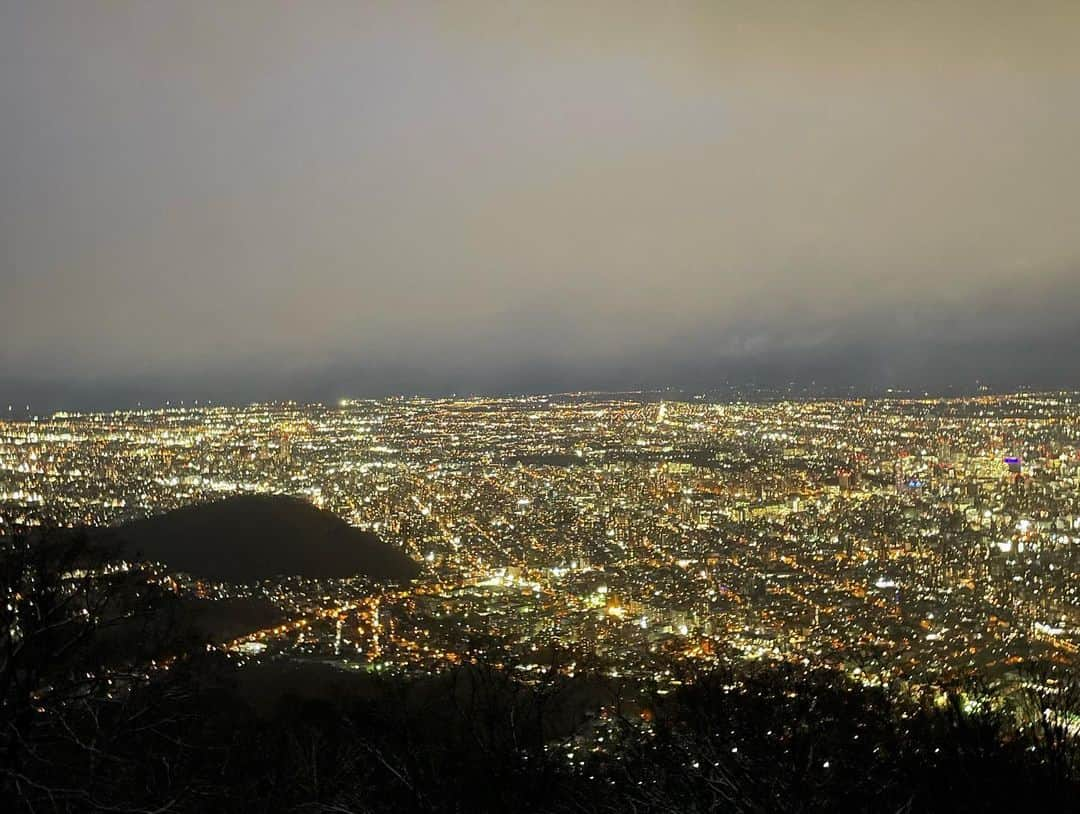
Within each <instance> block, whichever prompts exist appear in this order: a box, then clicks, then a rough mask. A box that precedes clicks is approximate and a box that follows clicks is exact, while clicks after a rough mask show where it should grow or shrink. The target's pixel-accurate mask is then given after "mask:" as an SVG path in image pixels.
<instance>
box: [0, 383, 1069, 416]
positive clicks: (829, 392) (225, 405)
mask: <svg viewBox="0 0 1080 814" xmlns="http://www.w3.org/2000/svg"><path fill="white" fill-rule="evenodd" d="M793 391H795V392H793ZM948 391H949V392H943V391H942V390H940V389H934V390H930V389H925V388H915V387H887V388H859V387H858V386H856V385H850V386H847V387H843V386H829V385H813V384H812V385H796V384H795V383H791V384H789V385H787V386H786V387H784V386H778V385H758V384H753V383H744V384H725V385H720V386H716V387H712V388H708V389H704V390H703V389H701V388H694V387H681V386H677V385H669V386H662V387H652V388H620V389H615V390H605V389H589V390H563V391H551V392H520V391H519V392H511V391H504V392H482V391H473V392H467V393H442V394H431V393H415V392H414V393H404V392H402V393H390V394H386V395H379V396H343V397H340V398H337V399H330V400H318V399H316V400H297V399H254V400H250V401H248V400H239V399H220V400H218V399H191V400H189V399H180V400H179V401H177V400H175V399H165V400H162V401H160V402H157V401H155V403H153V404H143V403H142V402H136V404H135V405H134V406H131V405H128V406H117V407H112V408H101V409H80V408H67V407H63V408H59V409H51V410H43V411H41V412H40V413H34V414H32V415H31V414H30V413H31V412H32V408H33V404H32V403H31V404H26V405H24V406H23V408H22V409H19V408H18V407H17V406H16V404H17V402H12V403H9V404H8V405H7V409H6V410H5V409H3V408H0V410H2V412H0V423H4V422H10V423H23V422H27V421H41V420H49V419H55V418H66V417H71V418H79V417H90V416H105V415H133V414H155V413H170V412H182V411H183V412H186V411H197V410H206V409H236V410H240V409H250V408H258V407H279V408H280V407H294V408H299V409H304V408H323V409H334V408H338V409H340V408H342V407H348V406H351V405H353V404H365V403H369V404H376V403H380V402H390V401H410V402H433V403H436V402H452V401H476V402H482V401H510V400H535V401H542V400H548V399H559V398H585V399H589V398H593V399H595V398H601V397H615V396H631V397H637V398H636V399H635V398H630V399H627V400H628V401H635V400H638V401H641V403H650V402H651V401H662V400H663V399H662V398H657V397H662V396H664V395H665V394H668V395H670V396H671V398H670V399H669V400H670V401H672V402H677V403H692V402H694V401H705V403H735V404H738V403H754V402H755V401H761V402H766V401H788V400H790V401H806V400H818V401H845V400H853V401H854V400H873V401H963V400H968V399H972V398H979V397H996V398H1003V397H1009V396H1052V395H1057V396H1062V395H1066V396H1067V395H1080V387H1060V388H1046V387H1031V386H1018V387H1008V388H1002V389H996V388H994V387H991V386H989V385H985V384H976V385H974V386H970V385H969V386H950V387H949V388H948ZM722 395H723V396H725V397H724V398H718V397H719V396H722ZM755 396H756V398H755ZM642 397H651V398H650V399H648V400H645V399H643V398H642ZM710 397H712V399H713V400H712V401H706V400H707V399H710Z"/></svg>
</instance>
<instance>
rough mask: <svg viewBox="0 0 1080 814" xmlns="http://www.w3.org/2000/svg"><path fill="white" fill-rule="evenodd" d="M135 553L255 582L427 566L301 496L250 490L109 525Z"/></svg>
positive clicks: (392, 572) (109, 538) (406, 571)
mask: <svg viewBox="0 0 1080 814" xmlns="http://www.w3.org/2000/svg"><path fill="white" fill-rule="evenodd" d="M97 536H98V537H99V539H100V540H102V541H104V542H109V543H119V544H121V545H122V546H123V547H124V550H125V551H126V553H127V555H128V556H132V555H134V556H139V557H142V558H145V559H149V560H157V561H160V562H164V563H166V564H167V565H169V566H170V567H171V568H175V569H176V570H178V571H185V572H187V573H190V574H192V575H194V576H198V577H205V578H207V579H215V580H224V581H228V582H253V581H257V580H260V579H266V578H269V577H274V576H282V575H285V576H293V575H296V576H303V577H309V578H316V579H318V578H345V577H351V576H357V575H361V576H367V577H369V578H371V579H375V580H387V581H395V582H405V581H408V580H410V579H412V578H413V577H415V576H416V575H417V573H419V566H417V564H416V563H415V562H413V560H412V559H410V558H409V557H408V556H407V555H406V554H405V553H404V552H402V551H400V550H398V549H397V548H394V547H393V546H390V545H388V544H386V543H384V542H383V541H382V540H380V539H379V538H378V537H377V536H376V535H375V534H372V533H371V532H367V531H361V530H360V529H356V528H353V527H352V526H350V525H349V524H348V523H346V522H345V521H344V520H342V519H341V518H340V517H338V516H337V515H335V514H333V513H331V512H327V511H323V510H322V509H319V508H317V507H315V506H313V505H311V504H310V503H308V502H306V501H304V500H300V499H298V498H292V497H287V496H283V495H242V496H238V497H231V498H226V499H224V500H219V501H214V502H211V503H199V504H194V505H191V506H184V507H183V508H180V509H175V510H173V511H170V512H166V513H164V514H160V515H156V516H154V517H149V518H146V519H143V520H135V521H132V522H130V523H125V524H124V525H121V526H115V527H113V528H109V529H104V530H102V531H101V532H99V534H98V535H97Z"/></svg>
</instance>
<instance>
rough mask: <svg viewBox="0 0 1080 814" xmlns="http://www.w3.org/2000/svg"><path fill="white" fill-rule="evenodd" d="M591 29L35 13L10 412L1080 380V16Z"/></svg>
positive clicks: (18, 222)
mask: <svg viewBox="0 0 1080 814" xmlns="http://www.w3.org/2000/svg"><path fill="white" fill-rule="evenodd" d="M580 5H586V4H577V3H573V4H571V3H567V4H562V3H553V4H550V3H549V4H529V3H520V4H518V3H500V4H490V5H488V4H473V3H445V4H433V3H431V4H429V3H422V4H420V3H418V4H409V3H385V4H384V3H366V4H365V3H353V2H341V3H329V2H312V3H303V4H300V3H284V2H282V3H268V2H262V1H261V0H260V2H250V3H244V2H233V3H218V2H176V3H168V2H167V3H151V2H143V3H136V2H119V0H116V1H114V2H99V3H83V2H76V1H75V0H69V1H68V2H48V1H47V0H35V2H29V3H28V2H18V1H17V0H0V300H2V304H3V328H2V334H0V338H2V345H0V399H3V398H5V396H6V400H11V401H14V400H18V401H23V400H25V399H29V398H40V399H51V400H53V401H56V402H78V403H86V404H89V403H91V402H92V403H94V404H95V405H98V404H104V403H110V402H111V401H118V400H124V401H127V400H135V399H139V398H144V397H145V398H147V399H152V398H158V397H163V396H164V395H165V394H172V395H173V397H179V395H180V394H181V393H184V394H186V395H187V396H188V397H189V398H191V397H196V396H201V397H202V398H207V397H215V396H216V397H218V398H235V399H247V398H266V397H275V396H276V397H285V396H296V397H301V398H331V397H333V396H335V395H340V394H345V393H378V392H384V391H392V390H422V391H427V392H438V391H441V390H470V389H477V390H517V389H527V390H544V389H560V388H562V387H590V386H596V387H620V386H638V385H642V384H653V385H662V384H669V383H686V384H692V385H695V386H707V385H708V384H710V383H711V382H713V381H715V380H717V379H722V378H724V377H729V378H732V377H749V378H757V379H759V380H787V379H788V378H796V379H806V380H809V379H812V378H822V379H826V380H829V381H830V382H833V383H852V384H855V385H858V386H868V387H869V386H881V385H885V384H913V385H915V386H920V387H921V386H927V387H931V386H940V385H941V384H944V383H948V382H952V381H959V380H961V379H962V380H963V381H964V382H965V383H966V382H970V381H973V380H974V379H976V378H982V379H988V380H991V381H994V382H997V383H1000V384H1005V385H1013V384H1022V383H1033V384H1041V385H1052V384H1057V383H1061V384H1080V360H1078V354H1077V350H1078V349H1080V342H1078V339H1080V336H1078V334H1080V330H1078V328H1077V324H1078V323H1080V318H1078V316H1077V304H1076V303H1077V300H1078V295H1080V228H1077V223H1078V216H1080V154H1078V147H1077V145H1080V96H1078V89H1080V3H1076V2H1070V1H1069V0H1062V2H1038V1H1037V0H1036V1H1035V2H1027V3H1019V2H1018V3H995V2H991V1H990V0H984V1H983V2H954V3H940V2H925V3H919V2H912V3H903V4H897V3H885V2H881V3H875V2H869V0H863V2H841V1H840V0H835V1H833V2H804V1H803V0H800V1H799V2H794V1H793V2H775V3H768V2H762V1H761V0H756V1H755V2H708V3H701V4H667V3H663V4H661V3H632V2H620V3H612V4H601V5H594V4H589V5H592V9H591V10H589V11H584V10H582V9H580V8H578V6H580ZM73 406H78V405H76V404H73Z"/></svg>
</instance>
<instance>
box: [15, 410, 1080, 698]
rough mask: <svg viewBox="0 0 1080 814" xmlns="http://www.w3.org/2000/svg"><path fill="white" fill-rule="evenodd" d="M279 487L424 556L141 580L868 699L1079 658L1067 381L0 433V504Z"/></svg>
mask: <svg viewBox="0 0 1080 814" xmlns="http://www.w3.org/2000/svg"><path fill="white" fill-rule="evenodd" d="M238 493H280V494H290V495H297V496H302V497H304V498H306V499H308V500H310V501H312V502H313V503H314V504H316V505H317V506H320V507H323V508H325V509H328V510H330V511H333V512H335V513H337V514H338V515H340V516H341V517H343V518H345V519H346V520H348V521H349V522H350V523H351V524H353V525H355V526H358V527H361V528H365V529H369V530H372V531H374V532H376V533H377V534H378V535H379V536H380V537H381V538H382V539H383V540H385V541H387V542H389V543H391V544H393V545H397V546H399V547H401V548H402V549H403V550H405V551H406V552H407V553H408V554H410V555H411V556H412V557H413V558H414V559H416V560H417V561H418V562H421V563H423V567H424V572H423V575H422V576H421V578H420V579H418V580H417V581H416V582H414V583H413V584H410V585H408V586H395V585H371V584H369V583H367V582H365V581H364V580H344V581H331V580H305V579H300V578H298V577H296V576H295V575H282V577H281V578H280V579H277V580H270V581H264V582H261V583H256V584H248V585H211V584H207V583H206V582H204V581H201V580H198V579H195V578H192V577H189V576H186V575H181V574H174V575H169V576H168V577H164V578H165V579H168V580H170V584H172V585H174V586H176V590H182V591H185V592H188V593H190V594H191V595H192V596H195V597H204V598H208V599H210V598H214V597H228V596H232V597H254V596H257V597H261V598H267V599H269V600H271V601H272V602H274V603H275V604H276V605H277V606H278V607H279V608H280V609H281V610H282V611H283V612H284V615H285V617H286V618H287V619H288V621H287V622H285V623H283V624H280V625H277V626H275V627H273V628H270V629H266V630H256V631H250V632H249V633H247V634H245V635H243V636H241V637H239V638H237V639H235V640H234V641H232V642H230V643H228V644H227V646H228V647H230V648H231V649H232V652H233V653H234V654H235V656H236V658H237V659H238V660H245V659H251V658H258V659H262V658H266V657H267V656H277V657H284V658H293V659H305V660H319V661H326V662H330V663H333V664H335V665H338V666H341V667H343V668H352V669H362V670H377V671H391V672H394V673H413V672H415V673H420V672H434V671H438V670H441V669H444V668H446V667H447V666H450V665H454V664H460V663H462V662H467V661H470V660H472V659H474V658H476V657H478V656H480V655H483V656H485V657H487V658H489V659H490V658H491V657H492V656H493V655H495V656H496V657H497V658H498V659H501V660H505V663H507V664H513V665H515V667H516V669H518V670H520V671H521V672H522V674H523V675H528V674H529V672H530V671H532V670H542V669H545V668H544V665H546V664H549V663H550V662H551V654H552V653H553V652H554V651H555V650H559V651H561V652H565V653H570V654H572V656H573V657H572V658H569V659H568V660H566V661H565V663H564V664H563V666H562V667H561V669H563V670H565V671H568V672H572V671H573V670H574V668H575V664H576V663H577V661H576V659H585V660H588V662H589V664H590V665H594V666H595V665H599V667H600V669H602V670H603V671H605V672H606V673H607V674H609V675H612V676H619V677H625V678H626V679H627V680H628V681H640V682H648V683H649V685H650V686H651V687H652V688H653V689H654V690H657V691H660V692H665V691H667V690H668V689H670V685H673V684H677V683H678V682H679V680H680V679H679V676H681V675H685V671H686V670H687V669H693V668H694V666H695V665H710V664H713V663H715V661H716V660H717V659H720V658H729V657H731V654H733V653H734V654H736V655H739V656H741V657H744V658H754V659H775V660H784V661H787V662H789V663H791V664H795V665H804V666H805V667H806V668H807V669H815V668H818V667H823V666H827V667H835V668H839V669H842V670H843V671H845V672H846V673H847V674H848V675H849V676H851V677H852V678H854V679H856V680H858V681H862V682H865V683H867V684H873V685H878V684H880V685H885V686H889V687H896V688H901V689H903V688H925V687H936V686H940V685H942V684H944V683H947V682H949V681H952V680H954V679H957V678H963V677H965V676H970V675H973V674H978V675H980V676H984V677H990V678H991V679H1003V678H1005V677H1007V676H1008V675H1009V674H1010V670H1011V669H1012V667H1013V665H1015V664H1017V663H1018V662H1019V661H1020V660H1022V659H1027V658H1032V657H1035V658H1038V659H1041V660H1048V661H1052V662H1057V663H1060V664H1069V665H1071V664H1074V663H1075V661H1076V659H1077V654H1078V649H1080V601H1078V591H1080V588H1078V587H1077V585H1078V580H1077V573H1078V572H1080V395H1077V394H1070V393H1054V394H1016V395H1007V396H997V395H989V394H984V395H981V396H978V397H971V398H957V399H930V398H926V399H915V398H909V397H903V398H899V397H898V398H889V399H877V400H839V399H829V400H783V399H755V400H746V401H737V402H734V401H730V400H725V401H723V402H720V401H714V400H711V399H710V398H709V397H708V396H707V395H699V396H674V395H673V394H670V393H668V394H648V393H637V394H618V395H608V394H575V395H561V396H549V397H520V398H498V399H495V398H484V399H482V398H470V399H461V400H454V399H442V400H432V399H421V398H411V399H386V400H379V401H346V402H343V403H341V404H339V405H335V406H318V405H316V406H301V405H295V404H263V405H255V406H250V407H243V408H233V407H210V406H203V407H190V408H187V407H179V408H170V409H161V410H144V411H135V412H116V413H110V414H92V415H76V414H57V415H54V416H52V417H49V418H37V419H33V420H22V421H9V422H6V423H0V509H2V512H0V513H2V514H3V516H4V517H5V518H6V522H8V523H11V524H20V525H37V524H47V525H61V526H71V525H79V524H91V525H107V524H113V523H118V522H121V521H123V520H126V519H130V518H135V517H140V516H145V515H148V514H152V513H156V512H160V511H164V510H167V509H171V508H175V507H177V506H180V505H184V504H188V503H192V502H197V501H205V500H211V499H215V498H219V497H223V496H228V495H234V494H238Z"/></svg>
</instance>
